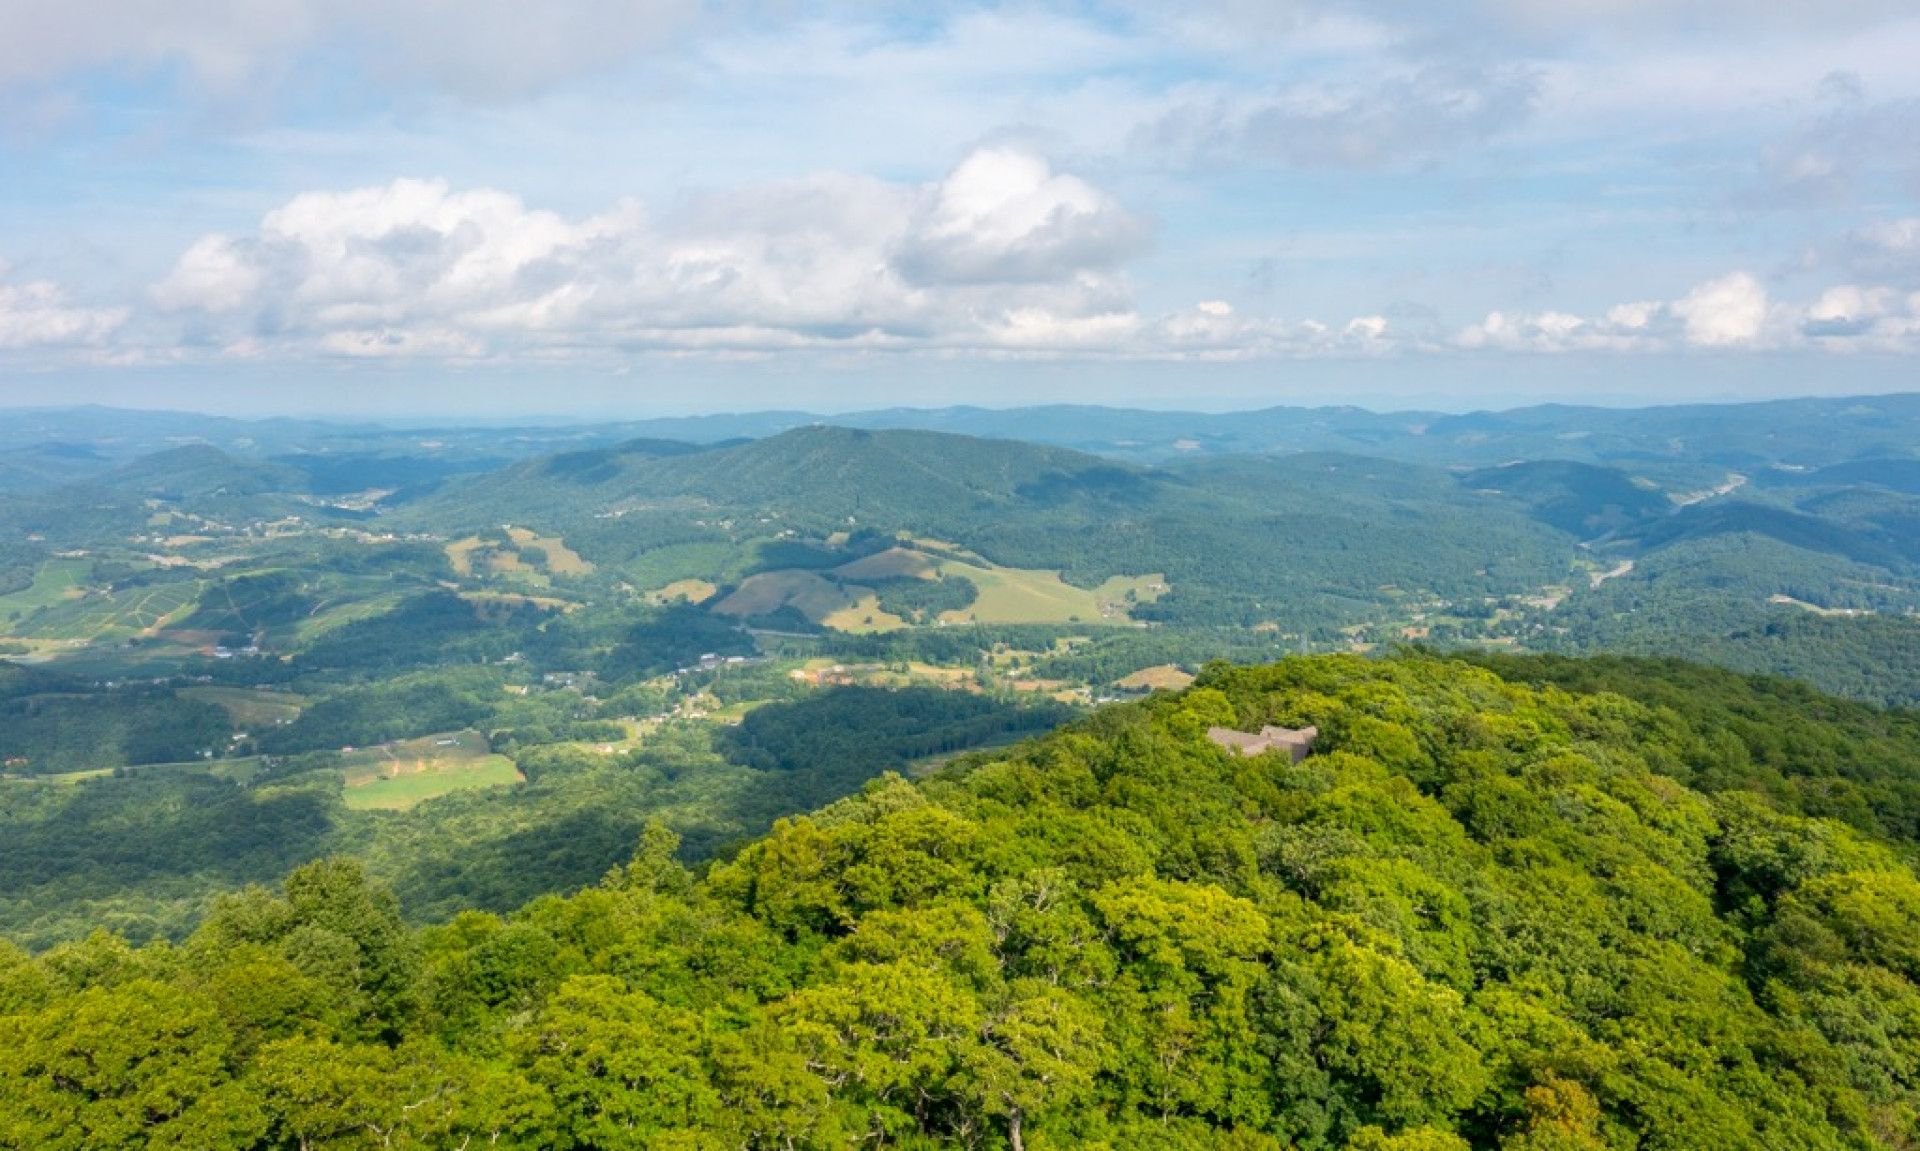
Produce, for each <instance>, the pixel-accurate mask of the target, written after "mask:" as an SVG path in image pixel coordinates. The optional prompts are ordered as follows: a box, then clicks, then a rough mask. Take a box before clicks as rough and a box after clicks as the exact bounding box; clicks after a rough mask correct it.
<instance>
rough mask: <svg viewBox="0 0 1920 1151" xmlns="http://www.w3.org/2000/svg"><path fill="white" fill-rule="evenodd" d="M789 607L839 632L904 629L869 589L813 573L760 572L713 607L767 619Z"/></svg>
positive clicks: (742, 582)
mask: <svg viewBox="0 0 1920 1151" xmlns="http://www.w3.org/2000/svg"><path fill="white" fill-rule="evenodd" d="M785 607H790V608H792V609H794V610H795V611H797V612H799V613H800V614H801V615H804V616H806V617H807V618H808V619H810V620H812V621H813V622H814V623H817V624H821V625H823V626H825V627H831V628H837V629H839V630H841V631H852V632H863V631H894V630H897V629H899V628H903V627H906V626H907V621H905V620H903V619H901V618H900V617H899V616H896V615H890V614H888V613H887V612H884V611H882V610H880V605H879V602H878V601H877V600H876V599H875V598H874V594H873V591H872V589H870V588H864V587H860V586H858V585H856V584H846V585H841V584H836V583H834V582H833V581H832V580H830V579H827V578H826V577H825V576H822V575H820V574H819V573H817V572H810V571H795V570H789V571H773V572H761V573H760V574H759V575H752V576H748V577H747V578H746V579H744V580H742V581H740V586H739V587H737V588H735V589H734V590H733V591H732V592H731V593H729V594H728V595H727V597H726V598H725V599H722V600H721V601H720V602H718V603H716V604H714V605H713V609H712V610H714V611H715V612H718V613H719V614H721V615H732V616H756V615H769V614H771V613H773V612H776V611H779V610H780V609H781V608H785Z"/></svg>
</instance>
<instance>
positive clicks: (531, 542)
mask: <svg viewBox="0 0 1920 1151" xmlns="http://www.w3.org/2000/svg"><path fill="white" fill-rule="evenodd" d="M507 538H508V539H510V540H511V541H512V544H511V545H507V544H501V543H498V542H496V541H494V540H484V539H481V538H480V537H479V536H469V537H467V538H466V539H463V540H455V541H453V542H452V543H450V544H448V545H447V546H446V547H445V549H444V550H445V551H446V553H447V562H448V563H449V564H451V565H452V566H453V570H454V572H455V573H457V574H459V575H463V576H473V575H476V574H478V575H483V576H484V575H511V576H522V577H527V576H532V575H534V574H535V573H538V572H544V573H546V574H548V575H563V576H573V575H586V574H588V573H590V572H592V571H593V565H592V564H591V563H589V562H587V560H586V559H585V558H584V557H583V556H581V554H580V553H579V552H576V551H574V550H573V549H572V548H570V547H568V546H567V545H566V541H565V540H563V539H561V538H560V537H559V536H543V535H541V534H540V533H539V532H536V531H533V530H531V529H529V528H508V529H507Z"/></svg>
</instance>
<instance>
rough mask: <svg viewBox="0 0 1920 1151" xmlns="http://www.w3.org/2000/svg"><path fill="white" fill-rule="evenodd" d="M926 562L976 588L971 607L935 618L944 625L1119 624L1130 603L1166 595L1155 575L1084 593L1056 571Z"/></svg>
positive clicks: (1162, 580) (1111, 583) (1112, 582)
mask: <svg viewBox="0 0 1920 1151" xmlns="http://www.w3.org/2000/svg"><path fill="white" fill-rule="evenodd" d="M932 562H933V565H934V567H935V568H937V569H938V570H939V572H940V574H941V575H944V576H955V575H958V576H964V577H966V578H967V579H970V580H972V581H973V583H974V586H975V587H978V588H979V589H980V597H979V598H978V599H976V600H975V601H974V602H973V603H972V605H970V606H968V607H966V608H963V609H961V610H959V611H950V612H944V613H942V614H941V616H940V618H941V619H943V620H945V621H946V622H948V623H1094V622H1097V621H1100V620H1110V621H1124V620H1127V619H1129V618H1131V617H1130V616H1129V615H1128V609H1129V607H1130V606H1131V605H1132V604H1134V603H1146V602H1150V601H1152V600H1154V599H1157V598H1159V596H1160V595H1161V594H1162V593H1163V592H1165V591H1166V580H1165V578H1164V577H1162V576H1160V575H1157V574H1156V575H1144V576H1114V577H1113V578H1112V579H1109V580H1107V581H1106V582H1105V583H1102V584H1101V585H1100V586H1099V587H1096V588H1091V589H1089V588H1078V587H1074V586H1073V585H1072V584H1070V583H1067V582H1066V581H1065V580H1062V579H1061V578H1060V573H1059V572H1057V571H1051V570H1040V569H1034V568H1004V567H999V566H997V565H987V566H979V565H975V564H971V563H962V562H960V561H958V560H951V559H943V558H936V559H934V560H933V561H932ZM1129 593H1131V598H1129Z"/></svg>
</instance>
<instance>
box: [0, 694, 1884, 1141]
mask: <svg viewBox="0 0 1920 1151" xmlns="http://www.w3.org/2000/svg"><path fill="white" fill-rule="evenodd" d="M1496 672H1497V673H1498V674H1496ZM1530 684H1531V685H1535V686H1529V685H1530ZM1623 693H1624V694H1623ZM1264 723H1281V724H1286V725H1300V724H1305V723H1312V724H1314V725H1316V726H1317V727H1318V728H1319V730H1320V732H1321V735H1320V737H1319V740H1318V741H1317V743H1316V745H1315V747H1314V751H1313V754H1312V755H1310V756H1309V757H1308V758H1307V759H1305V760H1304V761H1303V762H1301V763H1298V764H1295V763H1293V762H1291V760H1290V758H1289V757H1287V756H1284V755H1266V756H1259V757H1255V758H1251V759H1247V758H1241V757H1239V756H1238V755H1235V754H1233V753H1230V752H1228V751H1225V750H1223V749H1221V748H1219V747H1217V746H1215V745H1214V744H1213V743H1211V742H1210V741H1209V740H1208V738H1207V734H1206V733H1207V729H1208V728H1209V726H1211V725H1225V726H1231V727H1239V728H1255V727H1258V726H1260V725H1261V724H1264ZM1916 781H1920V732H1917V731H1916V724H1915V722H1914V720H1913V719H1912V717H1910V716H1895V715H1888V714H1886V713H1881V712H1876V711H1873V710H1872V709H1867V708H1861V707H1857V706H1851V705H1842V704H1837V703H1835V702H1834V701H1831V700H1826V699H1823V698H1820V697H1818V696H1816V695H1813V694H1811V693H1809V692H1806V691H1805V690H1803V689H1790V688H1784V687H1780V686H1778V685H1773V684H1769V683H1763V682H1748V681H1743V680H1740V679H1738V678H1737V677H1731V676H1727V675H1724V674H1704V673H1700V672H1697V671H1694V670H1690V669H1686V668H1681V667H1675V666H1670V665H1657V664H1634V663H1619V662H1615V663H1601V664H1589V663H1581V662H1541V661H1508V662H1502V663H1498V664H1496V665H1495V670H1493V671H1489V670H1483V669H1477V668H1474V667H1470V666H1468V665H1465V664H1462V663H1458V662H1451V661H1445V660H1439V659H1433V658H1427V657H1403V658H1398V659H1390V660H1372V661H1369V660H1362V659H1357V658H1353V657H1319V658H1309V659H1294V660H1288V661H1285V662H1282V663H1279V664H1275V665H1271V666H1267V667H1259V668H1245V669H1235V668H1230V667H1226V666H1224V665H1217V666H1214V667H1212V668H1209V669H1208V670H1207V672H1206V674H1205V675H1203V676H1202V677H1201V680H1200V682H1199V683H1198V684H1197V685H1196V686H1195V687H1193V688H1192V689H1190V690H1188V691H1187V692H1185V693H1183V694H1181V695H1178V696H1162V697H1157V698H1155V699H1152V700H1149V701H1147V702H1144V703H1140V704H1133V705H1128V706H1123V707H1119V708H1109V709H1106V710H1104V711H1101V712H1100V713H1098V714H1097V715H1095V716H1093V717H1092V718H1090V719H1088V720H1086V721H1084V722H1083V723H1080V724H1077V725H1075V726H1073V727H1071V728H1069V729H1068V730H1066V731H1063V732H1060V733H1057V734H1055V735H1052V736H1049V737H1046V738H1043V739H1040V740H1038V741H1035V742H1030V743H1027V744H1023V745H1020V746H1018V747H1016V748H1013V749H1009V750H1006V751H1003V752H999V753H990V754H983V755H976V756H973V757H971V758H968V759H965V760H962V761H960V762H957V763H955V764H952V765H950V766H949V767H948V768H946V769H945V770H944V771H943V772H941V773H940V774H939V775H937V776H936V777H934V778H932V779H929V780H927V781H925V782H922V783H918V784H914V783H907V782H904V781H901V780H898V779H887V780H883V781H877V782H875V783H874V784H872V785H870V786H869V787H868V788H867V789H866V790H865V792H864V793H863V794H862V795H860V796H859V797H857V798H853V799H849V800H846V801H843V802H841V803H838V804H835V805H832V806H830V807H828V808H825V809H823V810H821V811H819V812H817V813H816V814H813V815H810V816H804V817H800V818H796V819H792V820H788V821H783V822H781V823H780V824H778V825H777V826H776V827H775V828H774V829H773V831H772V832H771V834H769V835H768V836H767V837H766V838H764V839H762V840H759V841H757V842H754V843H752V844H750V845H748V846H746V847H745V848H744V849H743V850H741V851H740V852H739V853H738V854H737V855H735V856H733V857H732V858H731V859H729V860H727V861H725V862H722V863H718V864H715V865H714V866H712V867H711V868H709V869H706V870H705V871H704V872H702V873H700V874H697V875H696V874H689V872H687V871H686V870H685V869H684V868H683V867H682V866H681V865H680V863H679V862H677V861H676V859H675V858H674V849H673V848H674V845H673V839H672V837H671V835H669V834H668V833H666V832H665V831H664V830H662V829H659V828H652V829H649V830H647V831H646V832H645V833H644V834H642V835H640V836H639V839H638V845H637V849H636V850H635V851H634V852H633V854H632V857H631V861H630V862H629V863H627V864H626V865H625V866H622V867H618V868H615V869H613V870H612V871H610V872H609V873H608V874H607V875H606V877H605V878H604V880H602V881H601V882H600V883H599V884H598V885H597V886H594V887H591V888H589V889H586V890H583V891H580V892H578V893H576V894H572V895H567V896H550V897H546V898H542V899H538V900H535V901H533V902H531V903H529V904H528V905H526V906H525V907H524V908H521V909H520V910H518V911H516V912H514V913H512V914H510V915H504V916H500V915H491V914H481V913H470V914H465V915H461V916H459V917H457V918H455V919H454V920H453V921H452V922H450V923H448V924H446V925H445V926H441V927H434V928H429V929H426V930H424V931H412V930H409V929H408V928H407V927H405V926H404V924H403V923H402V922H401V920H400V918H399V915H398V913H397V909H396V905H395V902H394V900H393V898H392V897H391V896H390V895H388V894H386V893H385V892H384V891H382V890H381V889H380V888H379V887H378V886H376V885H373V884H370V883H369V882H368V880H367V879H366V877H365V874H364V872H363V871H362V869H360V868H359V867H358V866H357V865H355V864H353V863H351V862H348V861H344V860H332V861H327V862H322V863H317V864H314V865H312V866H309V867H306V868H303V869H301V870H300V871H298V872H296V873H294V874H293V875H292V876H291V877H289V878H288V880H287V881H286V883H285V884H284V885H283V887H282V888H281V890H280V891H278V892H269V891H266V890H261V889H249V890H247V891H245V892H242V893H239V894H236V895H234V896H232V897H231V898H229V899H227V900H224V901H223V902H222V903H221V904H220V906H219V907H218V908H217V909H216V910H215V912H214V913H213V914H212V915H211V916H210V917H209V919H208V920H207V922H206V923H205V924H204V925H203V926H202V927H201V928H200V929H199V930H198V931H197V932H196V933H195V934H194V935H193V936H192V937H191V938H189V939H188V940H186V941H185V942H184V943H183V944H181V945H179V946H177V947H176V946H167V945H154V946H149V947H146V948H140V949H132V948H129V947H128V946H126V945H125V944H124V943H121V942H119V941H118V940H115V939H114V938H112V937H111V936H107V935H98V936H95V937H92V938H90V939H87V940H84V941H81V942H76V943H72V944H67V945H64V946H62V947H59V948H55V949H54V950H52V951H49V952H48V953H46V954H45V955H43V956H40V957H37V958H33V957H28V956H26V955H25V954H23V953H20V952H18V951H12V950H5V951H0V1143H4V1144H5V1145H8V1146H20V1147H28V1146H31V1147H36V1148H75V1149H78V1148H120V1147H160V1146H169V1147H175V1146H193V1147H196V1148H203V1149H206V1151H219V1149H225V1148H283V1147H284V1148H292V1147H307V1148H319V1147H363V1146H364V1147H374V1146H379V1147H447V1146H453V1147H458V1146H469V1147H477V1146H498V1147H542V1148H589V1147H592V1148H616V1147H633V1148H641V1147H685V1148H709V1147H710V1148H716V1149H718V1148H738V1147H749V1148H751V1147H769V1148H774V1147H778V1148H838V1147H845V1146H848V1145H853V1144H868V1145H874V1146H889V1147H934V1146H973V1147H981V1148H993V1147H1015V1148H1024V1147H1032V1148H1041V1147H1067V1146H1076V1147H1108V1148H1123V1147H1124V1148H1149V1149H1151V1148H1165V1149H1172V1148H1218V1147H1230V1148H1247V1149H1275V1151H1278V1149H1280V1148H1299V1149H1303V1151H1319V1149H1336V1148H1339V1149H1352V1151H1455V1149H1464V1148H1499V1149H1502V1151H1522V1149H1525V1151H1541V1149H1547V1148H1552V1149H1556V1151H1566V1149H1577V1151H1589V1149H1596V1151H1597V1149H1603V1148H1621V1149H1625V1148H1669V1149H1675V1151H1678V1149H1681V1148H1686V1149H1702V1148H1705V1149H1713V1148H1725V1149H1727V1151H1733V1149H1747V1148H1770V1149H1778V1151H1818V1149H1823V1148H1835V1149H1838V1148H1849V1149H1862V1151H1864V1149H1870V1148H1890V1149H1894V1148H1906V1147H1911V1146H1912V1145H1913V1133H1914V1131H1915V1130H1916V1124H1917V1123H1920V1078H1917V1077H1916V1075H1915V1071H1914V1069H1915V1068H1916V1067H1920V1025H1916V1022H1915V1021H1916V1019H1920V959H1917V958H1916V954H1915V951H1914V946H1913V941H1914V940H1915V939H1916V938H1920V880H1917V879H1916V876H1915V872H1914V870H1913V862H1912V861H1913V859H1914V852H1915V850H1916V847H1917V846H1920V844H1917V843H1916V840H1915V838H1914V836H1915V824H1914V822H1913V815H1912V813H1913V811H1914V804H1913V798H1914V788H1915V786H1916Z"/></svg>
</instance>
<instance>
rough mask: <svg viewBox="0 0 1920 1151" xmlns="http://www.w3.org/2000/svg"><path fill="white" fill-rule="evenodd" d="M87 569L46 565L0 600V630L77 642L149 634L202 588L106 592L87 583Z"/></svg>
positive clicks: (186, 585)
mask: <svg viewBox="0 0 1920 1151" xmlns="http://www.w3.org/2000/svg"><path fill="white" fill-rule="evenodd" d="M55 562H56V563H63V564H65V563H74V562H82V563H83V562H84V561H55ZM51 567H52V565H49V568H51ZM84 574H85V572H84V569H81V570H79V571H76V570H74V569H73V568H62V569H60V570H56V571H49V570H47V569H42V578H40V579H36V580H35V582H34V586H33V587H32V588H29V589H27V590H26V591H23V592H18V593H16V594H15V595H12V596H7V597H5V598H4V599H0V634H7V635H14V636H19V637H21V638H23V639H44V640H58V641H67V642H78V643H91V642H95V641H98V640H108V639H123V638H126V637H128V636H134V635H151V634H153V633H154V632H156V631H158V630H160V629H162V628H164V627H166V626H167V625H168V624H169V623H172V622H175V621H177V620H180V619H182V618H184V617H185V616H186V615H187V614H189V613H190V612H191V611H192V609H193V605H194V603H195V601H196V600H197V599H198V598H199V595H200V589H201V585H200V584H199V583H197V582H192V581H183V582H180V583H169V584H161V585H159V586H156V587H132V588H123V589H121V590H119V591H108V590H106V589H105V588H89V587H86V586H84V584H82V583H81V579H82V578H83V577H84ZM16 612H18V613H19V614H18V618H13V617H14V613H16Z"/></svg>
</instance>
